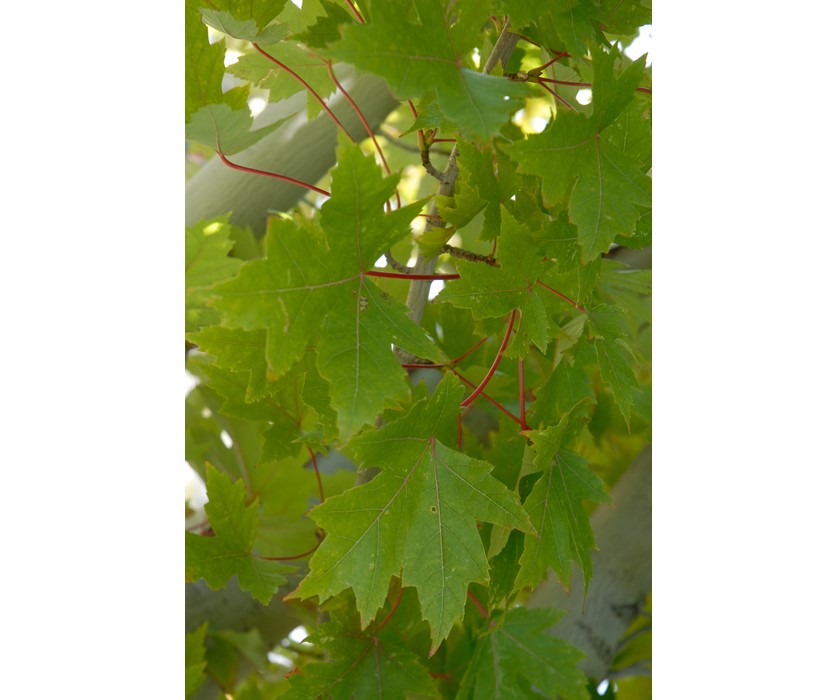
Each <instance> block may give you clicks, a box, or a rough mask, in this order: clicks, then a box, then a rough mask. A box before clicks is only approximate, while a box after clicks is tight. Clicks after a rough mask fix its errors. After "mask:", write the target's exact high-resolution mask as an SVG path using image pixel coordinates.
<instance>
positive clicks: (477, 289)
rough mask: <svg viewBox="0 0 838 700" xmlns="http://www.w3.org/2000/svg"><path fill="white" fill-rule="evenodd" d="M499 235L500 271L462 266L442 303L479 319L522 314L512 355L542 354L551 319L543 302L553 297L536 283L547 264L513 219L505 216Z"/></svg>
mask: <svg viewBox="0 0 838 700" xmlns="http://www.w3.org/2000/svg"><path fill="white" fill-rule="evenodd" d="M501 229H502V232H503V233H502V235H501V238H500V243H498V252H497V259H498V261H499V262H500V268H497V267H491V266H489V265H478V264H475V263H472V262H458V265H457V270H458V272H459V273H460V279H458V280H454V281H452V282H449V283H447V284H446V286H445V289H443V290H442V291H441V292H440V293H439V295H438V298H439V299H440V301H447V302H449V303H451V304H453V305H454V306H458V307H460V308H466V309H471V310H472V313H473V314H474V317H475V318H477V319H484V318H498V317H501V316H507V315H508V314H509V313H510V312H511V311H512V310H513V309H517V310H518V311H519V312H520V319H519V325H518V331H517V333H516V335H515V338H514V339H513V341H512V343H511V344H510V345H509V348H508V353H509V354H510V355H511V356H515V357H523V356H524V355H526V354H527V352H528V351H529V345H530V343H531V342H532V343H534V344H535V345H536V346H537V347H538V348H539V349H540V350H541V351H542V352H544V351H545V350H546V348H547V340H548V333H547V331H548V318H547V307H546V305H545V302H544V299H543V298H542V297H543V296H544V295H549V292H547V291H546V290H544V289H542V288H540V287H539V286H537V285H536V282H537V281H538V279H539V277H541V276H542V275H544V274H545V272H546V271H547V268H548V263H545V262H544V261H543V260H542V258H543V256H542V255H541V254H540V252H539V250H538V246H537V244H536V243H535V241H534V239H533V237H532V235H531V234H530V232H529V230H528V229H527V227H526V226H524V225H522V224H519V223H518V222H517V221H516V220H515V219H514V218H513V217H512V215H511V214H509V213H507V212H504V213H503V214H502V224H501ZM550 303H552V302H550Z"/></svg>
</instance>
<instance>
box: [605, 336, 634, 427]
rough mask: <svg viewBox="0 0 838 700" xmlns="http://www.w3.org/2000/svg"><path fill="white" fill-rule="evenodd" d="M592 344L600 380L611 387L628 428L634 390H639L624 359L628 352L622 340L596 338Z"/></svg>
mask: <svg viewBox="0 0 838 700" xmlns="http://www.w3.org/2000/svg"><path fill="white" fill-rule="evenodd" d="M594 344H595V346H596V354H597V359H598V361H599V369H600V372H601V373H602V378H603V380H604V381H605V382H606V384H608V386H609V387H611V392H612V393H613V394H614V400H615V401H616V402H617V406H619V408H620V413H622V414H623V418H624V419H625V421H626V426H630V424H631V409H632V406H634V390H635V389H638V388H639V385H638V383H637V377H635V375H634V370H633V369H632V367H631V365H630V364H629V362H628V360H627V359H626V353H627V352H630V350H629V349H628V347H627V346H626V343H625V341H624V340H622V339H618V340H609V339H601V338H597V339H596V340H595V341H594Z"/></svg>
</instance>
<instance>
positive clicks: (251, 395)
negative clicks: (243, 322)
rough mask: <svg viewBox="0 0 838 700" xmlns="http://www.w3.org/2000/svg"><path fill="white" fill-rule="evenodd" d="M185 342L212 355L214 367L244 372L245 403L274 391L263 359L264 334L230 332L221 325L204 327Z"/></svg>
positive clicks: (262, 332) (257, 331) (259, 331)
mask: <svg viewBox="0 0 838 700" xmlns="http://www.w3.org/2000/svg"><path fill="white" fill-rule="evenodd" d="M186 339H187V340H188V341H189V342H190V343H195V345H197V346H198V347H199V348H201V350H203V351H204V352H206V353H208V354H209V355H212V356H214V358H215V361H214V362H213V364H215V365H217V366H218V367H223V368H224V369H229V370H233V371H235V372H247V388H246V392H245V400H246V401H247V402H253V401H258V400H259V399H261V398H265V397H266V396H269V395H270V394H271V392H272V390H273V391H275V390H276V388H275V387H274V386H272V384H271V382H270V381H269V380H268V362H267V360H266V359H265V345H266V343H267V333H266V332H265V330H264V329H260V330H255V331H244V330H241V329H236V330H233V329H231V328H224V327H223V326H205V327H204V328H201V330H199V331H197V332H195V333H187V334H186Z"/></svg>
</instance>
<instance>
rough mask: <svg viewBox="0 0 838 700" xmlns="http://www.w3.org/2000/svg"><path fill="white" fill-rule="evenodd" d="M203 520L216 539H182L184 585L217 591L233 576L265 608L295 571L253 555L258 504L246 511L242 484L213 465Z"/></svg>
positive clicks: (209, 469)
mask: <svg viewBox="0 0 838 700" xmlns="http://www.w3.org/2000/svg"><path fill="white" fill-rule="evenodd" d="M206 474H207V495H208V496H209V502H208V503H207V505H206V513H207V518H208V519H209V523H210V525H211V526H212V529H213V531H214V532H215V536H214V537H202V536H200V535H196V534H195V533H193V532H187V533H186V580H187V581H196V580H198V579H199V578H202V579H204V580H206V582H207V584H209V586H210V588H213V589H215V590H218V589H219V588H222V587H224V586H226V585H227V582H228V581H229V580H230V578H231V577H232V576H237V577H238V580H239V586H241V588H242V589H243V590H245V591H249V592H250V593H252V594H253V597H254V598H256V600H258V601H259V602H260V603H262V604H263V605H267V604H268V603H269V602H270V601H271V598H272V597H273V596H274V595H275V594H276V591H277V589H278V588H279V587H280V586H281V585H283V584H285V583H287V582H288V580H287V579H286V578H285V576H284V575H283V574H284V573H286V572H288V571H293V570H294V567H289V566H286V565H284V564H280V563H279V562H276V561H267V560H265V559H260V558H259V557H258V556H257V555H255V554H254V553H253V551H252V550H253V543H254V542H255V540H256V528H257V525H258V520H259V503H258V501H254V502H253V503H251V504H250V505H249V506H245V495H244V484H243V483H242V482H241V481H237V482H236V483H234V484H233V483H231V482H230V480H229V479H228V478H227V477H226V476H224V475H223V474H222V473H221V472H220V471H218V470H217V469H216V468H215V467H213V466H212V465H211V464H207V466H206Z"/></svg>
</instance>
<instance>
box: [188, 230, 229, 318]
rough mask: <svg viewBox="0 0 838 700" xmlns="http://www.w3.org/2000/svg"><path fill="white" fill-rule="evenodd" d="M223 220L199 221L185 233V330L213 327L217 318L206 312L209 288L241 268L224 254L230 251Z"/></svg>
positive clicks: (213, 312)
mask: <svg viewBox="0 0 838 700" xmlns="http://www.w3.org/2000/svg"><path fill="white" fill-rule="evenodd" d="M227 219H228V217H227V216H222V217H219V218H217V219H213V220H211V221H199V222H198V223H197V224H195V225H193V226H189V227H187V229H186V255H185V261H186V273H185V281H186V330H187V331H193V330H196V329H198V328H199V327H201V326H205V325H210V324H212V323H215V322H216V321H217V320H218V318H219V314H218V312H217V311H215V310H214V309H211V308H209V306H208V304H207V301H208V299H209V296H210V287H212V285H213V284H215V283H216V282H218V281H219V280H223V279H224V278H225V277H232V276H233V275H235V274H236V273H237V272H238V271H239V268H240V267H241V266H242V262H241V260H236V259H235V258H231V257H229V256H228V255H227V254H228V253H229V252H230V250H231V249H232V248H233V241H232V240H231V239H230V234H231V227H230V224H229V223H227Z"/></svg>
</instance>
